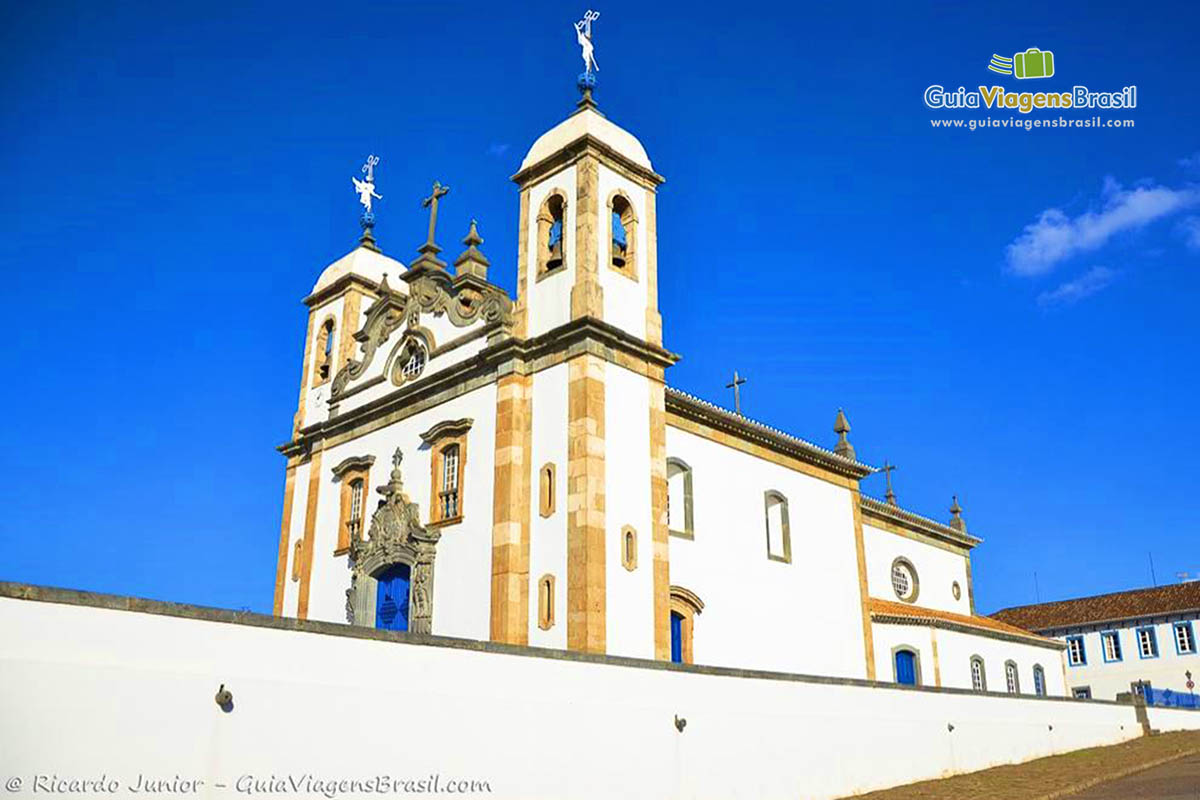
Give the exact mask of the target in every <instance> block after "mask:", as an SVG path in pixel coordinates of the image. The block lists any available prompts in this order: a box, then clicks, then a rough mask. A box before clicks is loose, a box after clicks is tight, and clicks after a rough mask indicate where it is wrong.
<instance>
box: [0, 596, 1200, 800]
mask: <svg viewBox="0 0 1200 800" xmlns="http://www.w3.org/2000/svg"><path fill="white" fill-rule="evenodd" d="M177 613H178V612H177ZM183 613H190V612H188V611H186V610H185V611H184V612H183ZM227 616H233V615H227ZM258 619H264V618H258ZM265 624H271V625H286V624H288V623H287V622H285V621H278V620H276V621H271V620H269V619H267V621H266V623H265ZM307 627H309V628H317V627H320V626H317V625H313V624H311V623H310V624H309V625H308V626H307ZM327 630H329V631H330V632H331V633H335V632H336V631H335V629H334V627H333V626H329V627H328V628H327ZM338 630H346V629H338ZM371 635H380V634H371ZM400 638H402V637H389V636H387V635H386V634H382V635H380V638H379V639H373V638H356V637H355V638H351V637H347V636H339V635H330V633H311V632H297V631H290V630H283V629H275V628H271V627H258V626H256V625H249V624H232V623H229V622H213V621H201V620H197V619H188V618H181V617H167V616H159V615H155V614H148V613H134V612H128V611H117V610H108V609H102V608H94V607H84V606H69V605H59V604H56V603H42V602H33V601H25V600H14V599H10V598H8V597H3V598H0V641H3V642H4V648H3V650H0V708H3V710H4V720H5V721H4V724H3V725H0V752H3V753H4V762H5V767H6V768H7V770H8V773H7V774H9V775H23V776H32V775H34V774H39V773H40V774H46V773H57V774H59V775H64V774H65V775H72V776H93V775H98V774H101V773H103V774H105V775H108V776H110V777H113V778H116V779H118V780H121V781H123V782H129V781H132V780H134V779H135V778H136V775H137V774H138V773H147V774H152V775H163V776H167V777H170V776H174V775H176V774H178V775H180V776H182V777H185V778H191V777H195V778H200V779H203V780H205V781H207V782H208V784H209V785H210V786H211V784H212V783H215V782H222V783H225V784H227V785H230V786H234V785H236V781H237V780H238V778H239V776H244V775H255V776H269V775H272V774H273V775H276V776H285V777H286V776H291V775H304V774H316V775H319V776H321V777H323V778H330V779H341V778H360V777H363V776H375V775H379V774H386V775H399V776H408V777H423V776H426V775H429V774H431V773H437V774H439V775H440V776H441V777H442V780H447V779H450V778H454V779H462V778H474V779H482V780H486V781H488V782H489V784H490V787H491V793H490V795H489V796H490V797H493V798H508V797H514V798H515V797H520V798H526V799H530V798H554V799H555V800H561V799H562V798H608V797H613V796H621V797H629V798H656V799H661V798H693V797H725V798H760V797H761V798H777V797H804V798H809V800H821V799H822V798H834V797H842V796H844V795H847V794H851V793H856V792H861V791H867V790H870V789H875V788H882V787H886V786H890V785H897V784H903V783H909V782H912V781H917V780H922V779H929V778H935V777H939V776H942V775H946V774H950V773H954V772H963V771H970V770H974V769H980V768H984V767H989V766H994V765H997V764H1004V763H1011V762H1018V761H1024V760H1028V759H1032V758H1037V757H1040V756H1044V755H1049V754H1052V753H1058V752H1064V751H1068V750H1072V749H1076V748H1081V747H1090V746H1096V745H1104V744H1111V743H1116V742H1120V741H1123V740H1126V739H1130V738H1133V737H1136V736H1138V735H1140V732H1141V729H1140V726H1139V725H1138V724H1137V723H1136V721H1135V715H1134V710H1133V708H1132V707H1130V706H1124V705H1116V704H1106V703H1097V702H1080V701H1069V700H1053V699H1052V700H1045V699H1033V698H1020V699H1017V698H1009V697H1004V696H984V695H974V694H970V693H954V692H949V691H945V690H943V691H921V690H911V689H900V688H887V687H883V688H879V687H872V686H868V685H864V684H858V683H849V684H847V683H839V682H835V681H815V680H805V679H795V678H788V677H786V676H778V677H775V678H772V677H769V676H760V677H752V676H746V675H743V674H740V673H737V672H735V671H729V670H710V671H707V672H706V671H704V670H701V669H678V668H677V669H670V668H662V667H656V666H652V665H649V664H644V663H643V662H624V663H603V662H600V661H597V660H584V659H570V658H549V657H544V656H543V657H536V656H534V657H531V656H523V655H519V654H516V653H504V652H495V651H488V650H480V649H477V647H478V646H477V645H466V646H456V647H450V646H434V645H420V644H414V643H406V642H403V641H394V640H392V639H400ZM526 652H529V651H526ZM222 683H223V684H225V685H226V686H227V687H228V688H229V689H230V690H231V691H232V692H233V702H234V708H233V710H232V711H230V712H228V713H225V712H223V711H221V710H220V709H219V708H218V707H217V705H216V704H215V703H214V701H213V695H214V693H215V692H216V690H217V687H218V685H219V684H222ZM1150 714H1151V719H1152V720H1156V721H1158V724H1160V725H1162V726H1163V727H1164V728H1165V727H1168V726H1178V727H1190V728H1194V727H1196V726H1197V725H1198V724H1200V713H1198V714H1194V715H1193V716H1190V717H1189V716H1185V715H1184V714H1181V713H1172V714H1167V713H1165V712H1158V711H1156V710H1153V709H1151V710H1150ZM676 715H678V716H680V717H683V718H685V719H686V720H687V725H686V727H685V729H684V731H683V732H682V733H680V732H679V731H677V730H676V728H675V725H674V719H675V717H676ZM1168 720H1169V722H1168ZM950 726H953V730H950ZM847 754H869V755H870V762H869V764H864V761H863V760H862V758H848V757H847ZM202 791H204V796H215V795H216V794H217V793H218V792H219V790H216V789H212V788H206V789H203V790H202ZM227 791H228V790H227ZM8 796H9V797H11V798H13V800H19V798H22V797H25V796H31V787H30V786H29V785H28V784H27V785H26V786H25V788H24V789H23V790H21V791H17V792H10V793H9V795H8Z"/></svg>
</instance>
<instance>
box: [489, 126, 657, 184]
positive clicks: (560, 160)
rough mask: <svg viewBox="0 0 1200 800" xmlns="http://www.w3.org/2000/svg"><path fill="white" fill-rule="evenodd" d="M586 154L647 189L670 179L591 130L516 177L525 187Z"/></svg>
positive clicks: (516, 181)
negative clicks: (599, 137) (648, 167)
mask: <svg viewBox="0 0 1200 800" xmlns="http://www.w3.org/2000/svg"><path fill="white" fill-rule="evenodd" d="M585 155H592V156H595V157H596V158H598V159H600V161H601V162H603V163H605V164H606V165H608V166H609V167H612V168H613V169H615V170H617V171H618V172H622V173H624V174H625V175H626V176H628V177H629V178H630V179H631V180H633V181H634V182H635V183H638V184H641V185H642V186H644V187H645V188H647V189H653V188H655V187H656V186H658V185H660V184H662V183H664V182H666V180H667V179H666V178H664V177H663V176H662V175H659V174H658V173H657V172H655V171H654V170H652V169H646V168H645V167H643V166H642V165H641V164H638V163H636V162H634V161H632V160H631V159H629V158H628V157H627V156H624V155H622V154H621V153H619V152H617V151H616V150H614V149H613V148H612V147H609V146H608V145H607V144H605V143H604V142H602V141H600V140H599V139H597V138H596V137H595V136H592V135H591V134H590V133H585V134H583V135H582V136H580V137H579V138H578V139H576V140H575V141H573V142H571V143H570V144H568V145H566V146H565V147H563V148H561V149H560V150H559V151H558V152H556V153H554V154H553V155H550V156H547V157H546V158H543V159H542V160H541V161H539V162H537V163H536V164H530V165H529V166H528V167H526V168H525V169H523V170H521V171H520V172H518V173H517V174H516V175H513V176H512V181H513V182H514V183H516V184H517V185H518V186H520V187H522V188H524V187H525V186H527V185H528V184H530V183H532V182H533V181H535V180H537V179H538V178H540V177H542V176H543V175H546V174H547V173H550V172H555V171H557V170H560V169H562V168H563V167H564V166H566V165H568V164H571V163H573V162H575V161H577V160H579V159H580V158H581V157H583V156H585Z"/></svg>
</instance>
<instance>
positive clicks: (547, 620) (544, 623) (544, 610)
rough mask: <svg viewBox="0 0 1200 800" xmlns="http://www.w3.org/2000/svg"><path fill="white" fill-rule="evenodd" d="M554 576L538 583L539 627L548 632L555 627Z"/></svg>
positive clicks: (548, 575)
mask: <svg viewBox="0 0 1200 800" xmlns="http://www.w3.org/2000/svg"><path fill="white" fill-rule="evenodd" d="M554 601H555V598H554V576H553V575H550V574H549V573H547V574H545V575H543V576H542V577H541V579H540V580H539V581H538V627H539V628H541V629H542V630H544V631H548V630H550V629H551V628H553V627H554Z"/></svg>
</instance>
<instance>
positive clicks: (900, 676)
mask: <svg viewBox="0 0 1200 800" xmlns="http://www.w3.org/2000/svg"><path fill="white" fill-rule="evenodd" d="M896 683H903V684H907V685H908V686H916V685H917V656H916V654H915V653H913V651H911V650H897V651H896Z"/></svg>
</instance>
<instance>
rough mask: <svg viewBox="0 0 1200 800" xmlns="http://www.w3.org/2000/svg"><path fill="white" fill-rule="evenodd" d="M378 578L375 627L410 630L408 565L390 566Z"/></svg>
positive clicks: (390, 629)
mask: <svg viewBox="0 0 1200 800" xmlns="http://www.w3.org/2000/svg"><path fill="white" fill-rule="evenodd" d="M376 580H377V582H378V584H379V585H378V589H377V590H376V592H375V627H376V628H383V629H384V630H388V631H406V630H408V584H409V570H408V565H407V564H395V565H393V566H391V567H388V568H387V569H386V570H385V571H384V572H382V573H380V574H379V577H378V578H377V579H376Z"/></svg>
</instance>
